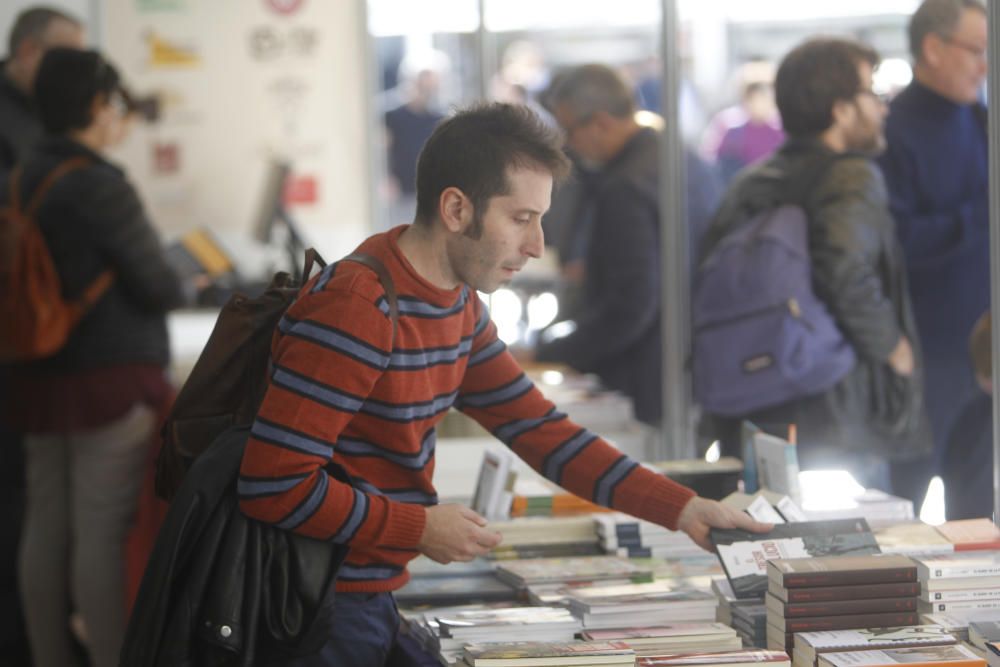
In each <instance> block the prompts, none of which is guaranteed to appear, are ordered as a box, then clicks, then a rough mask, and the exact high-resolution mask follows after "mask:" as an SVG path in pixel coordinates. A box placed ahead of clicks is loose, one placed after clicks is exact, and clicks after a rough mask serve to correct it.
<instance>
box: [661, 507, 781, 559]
mask: <svg viewBox="0 0 1000 667" xmlns="http://www.w3.org/2000/svg"><path fill="white" fill-rule="evenodd" d="M711 528H740V529H742V530H748V531H750V532H753V533H764V532H767V531H769V530H771V529H772V528H774V525H773V524H770V523H761V522H760V521H756V520H755V519H753V518H752V517H751V516H750V515H749V514H747V513H746V512H741V511H739V510H736V509H733V508H732V507H729V506H728V505H723V504H722V503H720V502H716V501H714V500H708V499H706V498H699V497H697V496H695V497H694V498H692V499H691V500H689V501H688V504H687V505H685V506H684V509H683V510H681V515H680V517H678V519H677V530H683V531H684V532H685V533H687V534H688V536H690V538H691V539H692V540H694V541H695V544H697V545H698V546H699V547H701V548H702V549H704V550H705V551H714V549H713V548H712V542H711V541H710V540H709V539H708V531H709V529H711Z"/></svg>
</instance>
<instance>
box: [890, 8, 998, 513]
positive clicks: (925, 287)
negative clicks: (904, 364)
mask: <svg viewBox="0 0 1000 667" xmlns="http://www.w3.org/2000/svg"><path fill="white" fill-rule="evenodd" d="M909 38H910V51H911V53H912V55H913V59H914V69H913V73H914V78H913V82H912V83H911V84H910V85H909V86H908V87H907V88H906V89H905V90H903V91H902V92H901V93H900V94H899V95H898V96H897V97H896V99H894V100H893V102H892V104H891V106H890V110H889V116H888V119H887V121H886V138H887V141H888V150H887V151H886V152H885V154H884V155H883V156H882V158H881V166H882V169H883V171H884V173H885V178H886V183H887V185H888V188H889V194H890V205H891V208H892V213H893V216H894V217H895V219H896V227H897V233H898V235H899V239H900V241H901V242H902V245H903V250H904V252H905V254H906V262H907V270H908V272H909V279H910V292H911V295H912V298H913V306H914V311H915V314H916V319H917V327H918V329H919V331H920V337H921V340H922V342H923V351H924V357H923V358H924V364H925V367H926V379H927V393H926V405H927V412H928V415H929V417H930V421H931V428H932V432H933V436H934V442H935V451H934V455H933V456H932V457H931V458H929V459H928V460H926V461H922V462H916V463H914V464H912V465H909V466H899V467H897V468H895V469H894V470H893V485H894V489H895V491H896V492H897V493H898V494H899V495H903V496H906V497H909V498H911V499H912V500H913V501H914V503H918V505H917V508H918V510H919V503H920V502H921V501H922V500H923V498H924V495H925V493H926V490H927V484H928V481H929V480H930V478H931V476H932V475H934V474H937V470H938V467H939V463H940V459H941V456H942V455H943V448H944V445H945V440H946V438H947V437H948V433H949V431H950V430H951V428H952V426H953V422H954V420H955V418H956V416H957V414H958V413H959V411H961V410H962V409H963V407H964V406H965V404H966V403H968V402H969V401H970V400H973V399H974V397H975V396H976V395H977V385H976V381H975V378H974V376H973V372H972V368H971V367H970V365H969V362H968V357H967V354H966V341H967V340H968V338H969V334H970V332H971V331H972V327H973V325H974V323H975V322H976V319H977V318H978V317H979V316H980V315H982V313H983V312H984V311H986V309H987V308H989V305H990V287H989V285H990V251H989V205H988V182H987V166H988V158H987V144H986V108H985V107H984V106H983V104H982V102H981V93H982V87H983V81H984V79H985V77H986V64H987V51H986V47H987V43H988V35H987V22H986V8H985V5H984V4H983V3H982V2H981V1H980V0H926V1H925V2H924V3H923V4H921V5H920V7H919V8H918V9H917V11H916V13H915V14H914V15H913V17H912V18H911V20H910V27H909ZM945 483H946V484H947V480H946V481H945ZM959 483H960V482H959Z"/></svg>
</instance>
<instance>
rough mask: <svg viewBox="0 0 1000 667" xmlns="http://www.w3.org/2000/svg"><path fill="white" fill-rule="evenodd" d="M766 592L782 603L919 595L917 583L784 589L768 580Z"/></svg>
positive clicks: (773, 581)
mask: <svg viewBox="0 0 1000 667" xmlns="http://www.w3.org/2000/svg"><path fill="white" fill-rule="evenodd" d="M767 592H768V593H769V594H771V595H773V596H775V597H776V598H778V599H779V600H781V601H783V602H834V601H837V600H862V599H869V598H904V597H913V596H915V595H918V594H920V582H919V581H902V582H899V583H889V584H852V585H847V586H813V587H809V588H785V587H784V586H782V585H781V584H780V583H778V582H777V581H775V580H774V579H768V586H767Z"/></svg>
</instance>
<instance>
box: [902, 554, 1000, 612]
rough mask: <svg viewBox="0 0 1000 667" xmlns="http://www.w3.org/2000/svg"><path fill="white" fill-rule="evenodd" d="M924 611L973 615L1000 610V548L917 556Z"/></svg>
mask: <svg viewBox="0 0 1000 667" xmlns="http://www.w3.org/2000/svg"><path fill="white" fill-rule="evenodd" d="M916 561H917V566H918V572H919V575H920V584H921V588H922V593H921V597H920V613H921V614H948V615H956V614H957V615H961V616H969V615H970V614H974V613H976V612H982V611H989V610H1000V552H996V551H970V552H966V553H955V554H953V555H951V556H940V557H934V558H917V559H916Z"/></svg>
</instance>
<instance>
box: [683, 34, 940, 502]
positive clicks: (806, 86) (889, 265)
mask: <svg viewBox="0 0 1000 667" xmlns="http://www.w3.org/2000/svg"><path fill="white" fill-rule="evenodd" d="M877 63H878V56H877V54H876V53H875V52H874V51H873V50H872V49H870V48H869V47H867V46H865V45H862V44H860V43H856V42H849V41H845V40H839V39H815V40H810V41H808V42H805V43H804V44H802V45H800V46H799V47H797V48H796V49H794V50H793V51H792V52H791V53H789V54H788V55H787V56H786V57H785V59H784V60H783V61H782V63H781V66H780V68H779V70H778V76H777V80H776V94H777V101H778V108H779V110H780V111H781V117H782V123H783V125H784V128H785V131H786V132H787V133H788V135H789V137H790V139H789V141H788V142H787V143H786V144H785V145H784V146H783V147H782V148H781V149H780V150H779V152H778V153H777V155H775V156H774V157H773V158H771V159H770V160H768V161H766V162H765V163H763V164H761V165H760V166H758V167H754V168H751V169H749V170H748V171H745V172H743V173H742V174H741V175H740V176H739V177H737V180H736V182H735V183H734V184H733V185H732V186H731V188H730V189H729V191H728V192H727V194H726V196H725V197H724V199H723V203H722V206H721V207H720V210H719V213H718V215H717V216H716V219H715V221H714V222H713V224H712V227H711V228H710V229H709V232H708V233H707V235H706V239H705V242H704V246H703V248H702V257H703V258H704V257H706V256H707V255H708V254H709V252H710V251H711V249H712V248H713V247H714V245H715V244H716V243H718V242H719V241H720V240H721V239H722V238H723V237H724V236H725V235H726V234H727V233H728V232H729V231H730V230H731V229H733V228H734V226H736V225H739V224H740V223H741V222H743V221H746V220H749V219H750V218H751V217H752V216H753V215H755V214H756V213H759V212H761V211H765V210H768V209H773V208H775V207H777V206H778V205H781V204H783V203H786V202H787V201H788V199H787V197H788V196H789V192H791V191H798V190H799V189H800V187H799V186H801V180H802V177H803V176H804V175H810V174H812V175H815V174H817V173H819V177H818V178H817V179H815V180H814V181H813V183H812V185H811V187H806V188H804V189H805V190H807V192H806V193H805V195H804V201H800V202H799V203H800V204H802V205H803V208H804V210H805V211H806V214H807V216H808V220H809V228H808V231H809V253H810V260H811V264H812V267H811V268H812V276H813V289H814V291H815V293H816V296H817V297H818V298H819V299H820V300H822V301H823V302H824V304H825V305H826V306H827V308H828V309H829V311H830V313H831V315H832V316H833V318H834V320H835V322H836V324H837V326H838V328H839V329H840V330H841V332H842V333H843V335H844V337H845V338H846V339H847V341H848V342H849V343H850V344H851V346H852V347H853V348H854V352H855V353H856V356H857V359H858V361H857V363H856V364H855V366H854V368H853V370H852V371H850V372H849V373H848V375H847V376H846V377H845V378H843V379H842V380H841V381H840V382H839V383H837V384H836V385H834V386H833V387H832V388H831V389H830V390H828V391H826V392H824V393H821V394H818V395H809V396H802V397H801V398H798V399H795V400H793V401H790V402H787V403H785V404H782V405H775V406H772V407H770V408H767V409H764V410H761V411H759V412H757V413H754V414H750V415H744V416H742V417H740V418H732V417H730V418H725V419H723V418H713V421H715V422H716V425H718V426H720V431H719V435H720V436H721V439H722V442H723V447H724V449H726V450H727V453H731V454H733V455H737V456H738V455H739V451H740V450H739V445H738V441H739V437H738V434H739V422H740V420H741V419H748V420H750V421H753V422H755V423H758V424H760V425H764V424H775V425H777V424H789V423H794V424H796V426H797V433H798V444H799V447H798V452H799V459H800V462H801V463H802V465H803V467H804V468H809V467H814V468H829V467H836V468H847V469H849V470H850V471H851V472H852V473H854V474H855V477H857V478H858V479H859V481H861V482H862V483H863V484H867V485H869V486H883V487H888V486H889V485H890V481H889V479H888V470H887V468H886V466H885V461H886V460H892V461H901V460H912V459H914V458H917V457H920V456H923V455H926V453H927V452H929V450H930V447H931V442H930V438H929V434H928V428H927V425H926V418H925V416H924V413H923V410H922V405H921V404H922V391H923V388H922V381H921V373H922V369H921V367H920V362H919V360H920V355H919V345H918V340H917V331H916V325H915V322H914V317H913V307H912V306H911V304H910V296H909V291H908V287H907V277H906V272H905V268H904V262H903V255H902V250H901V249H900V247H899V242H898V240H897V239H896V236H895V226H894V223H893V219H892V216H891V214H890V212H889V207H888V195H887V192H886V187H885V183H884V181H883V179H882V175H881V173H880V172H879V170H878V167H876V166H875V164H874V162H872V159H871V156H872V155H874V154H877V153H878V152H879V151H880V150H881V149H882V148H884V146H885V140H884V137H883V134H882V123H883V118H884V115H885V108H884V105H883V104H882V102H881V101H880V100H879V99H878V97H876V96H875V94H874V93H873V92H872V90H871V85H872V80H871V76H872V69H873V67H874V65H876V64H877ZM817 165H823V166H824V167H825V168H822V169H818V168H817ZM696 380H697V379H696ZM886 490H889V489H888V488H887V489H886Z"/></svg>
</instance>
